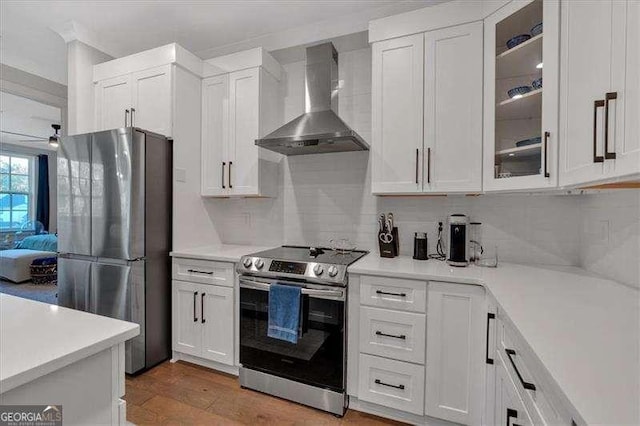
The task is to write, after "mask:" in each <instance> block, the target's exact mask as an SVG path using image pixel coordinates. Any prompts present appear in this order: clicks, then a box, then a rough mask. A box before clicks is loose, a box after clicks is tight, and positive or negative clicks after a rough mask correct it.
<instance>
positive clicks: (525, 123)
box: [483, 0, 586, 191]
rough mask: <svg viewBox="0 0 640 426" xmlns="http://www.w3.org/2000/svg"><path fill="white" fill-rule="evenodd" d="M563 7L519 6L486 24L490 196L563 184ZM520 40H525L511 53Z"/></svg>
mask: <svg viewBox="0 0 640 426" xmlns="http://www.w3.org/2000/svg"><path fill="white" fill-rule="evenodd" d="M559 8H560V6H559V2H558V1H557V0H533V1H513V2H511V3H509V4H507V5H506V6H504V7H503V8H501V9H499V10H498V11H497V12H495V13H494V14H493V15H491V16H489V17H488V18H487V19H485V26H484V36H485V37H484V42H485V51H484V56H485V61H484V64H485V77H484V79H485V81H484V93H485V98H484V156H483V157H484V180H483V187H484V190H485V191H504V190H511V191H513V190H527V189H547V188H555V187H557V185H558V171H557V170H558V167H557V163H558V162H557V151H558V143H559V135H558V73H559V43H560V42H559V40H560V39H559V28H560V27H559ZM537 24H541V26H542V25H543V28H540V31H536V30H534V27H535V26H536V25H537ZM519 35H524V37H523V39H525V40H524V41H523V42H521V43H520V44H517V45H515V46H512V47H511V48H508V47H507V42H508V41H509V40H511V39H512V38H513V37H516V36H519ZM585 46H586V45H585ZM540 79H541V80H540ZM534 82H535V83H534ZM538 83H539V84H538ZM518 87H522V89H521V91H520V92H516V93H513V92H512V93H509V91H510V90H512V89H515V88H518Z"/></svg>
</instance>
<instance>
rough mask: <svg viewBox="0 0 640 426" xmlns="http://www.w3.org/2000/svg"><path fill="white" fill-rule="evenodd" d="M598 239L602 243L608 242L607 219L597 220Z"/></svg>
mask: <svg viewBox="0 0 640 426" xmlns="http://www.w3.org/2000/svg"><path fill="white" fill-rule="evenodd" d="M598 241H600V243H602V244H609V221H608V220H601V221H600V222H598Z"/></svg>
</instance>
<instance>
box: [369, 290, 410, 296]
mask: <svg viewBox="0 0 640 426" xmlns="http://www.w3.org/2000/svg"><path fill="white" fill-rule="evenodd" d="M376 294H385V295H387V296H399V297H407V293H390V292H388V291H382V290H376Z"/></svg>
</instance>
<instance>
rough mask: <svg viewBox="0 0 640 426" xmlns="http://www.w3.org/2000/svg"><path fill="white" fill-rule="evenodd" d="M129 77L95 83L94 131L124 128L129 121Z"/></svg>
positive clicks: (124, 76)
mask: <svg viewBox="0 0 640 426" xmlns="http://www.w3.org/2000/svg"><path fill="white" fill-rule="evenodd" d="M131 86H132V84H131V76H130V75H121V76H118V77H114V78H108V79H105V80H102V81H99V82H98V83H96V87H95V105H96V111H95V112H96V116H95V119H96V122H95V130H108V129H116V128H118V127H126V126H128V125H129V120H130V119H131Z"/></svg>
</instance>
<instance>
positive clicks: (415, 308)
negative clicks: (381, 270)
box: [360, 276, 427, 313]
mask: <svg viewBox="0 0 640 426" xmlns="http://www.w3.org/2000/svg"><path fill="white" fill-rule="evenodd" d="M360 283H361V284H360V303H361V304H362V305H369V306H379V307H382V308H391V309H399V310H402V311H411V312H422V313H424V312H425V309H426V306H427V283H426V282H425V281H415V280H402V279H397V278H387V277H372V276H363V277H362V278H361V279H360Z"/></svg>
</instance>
